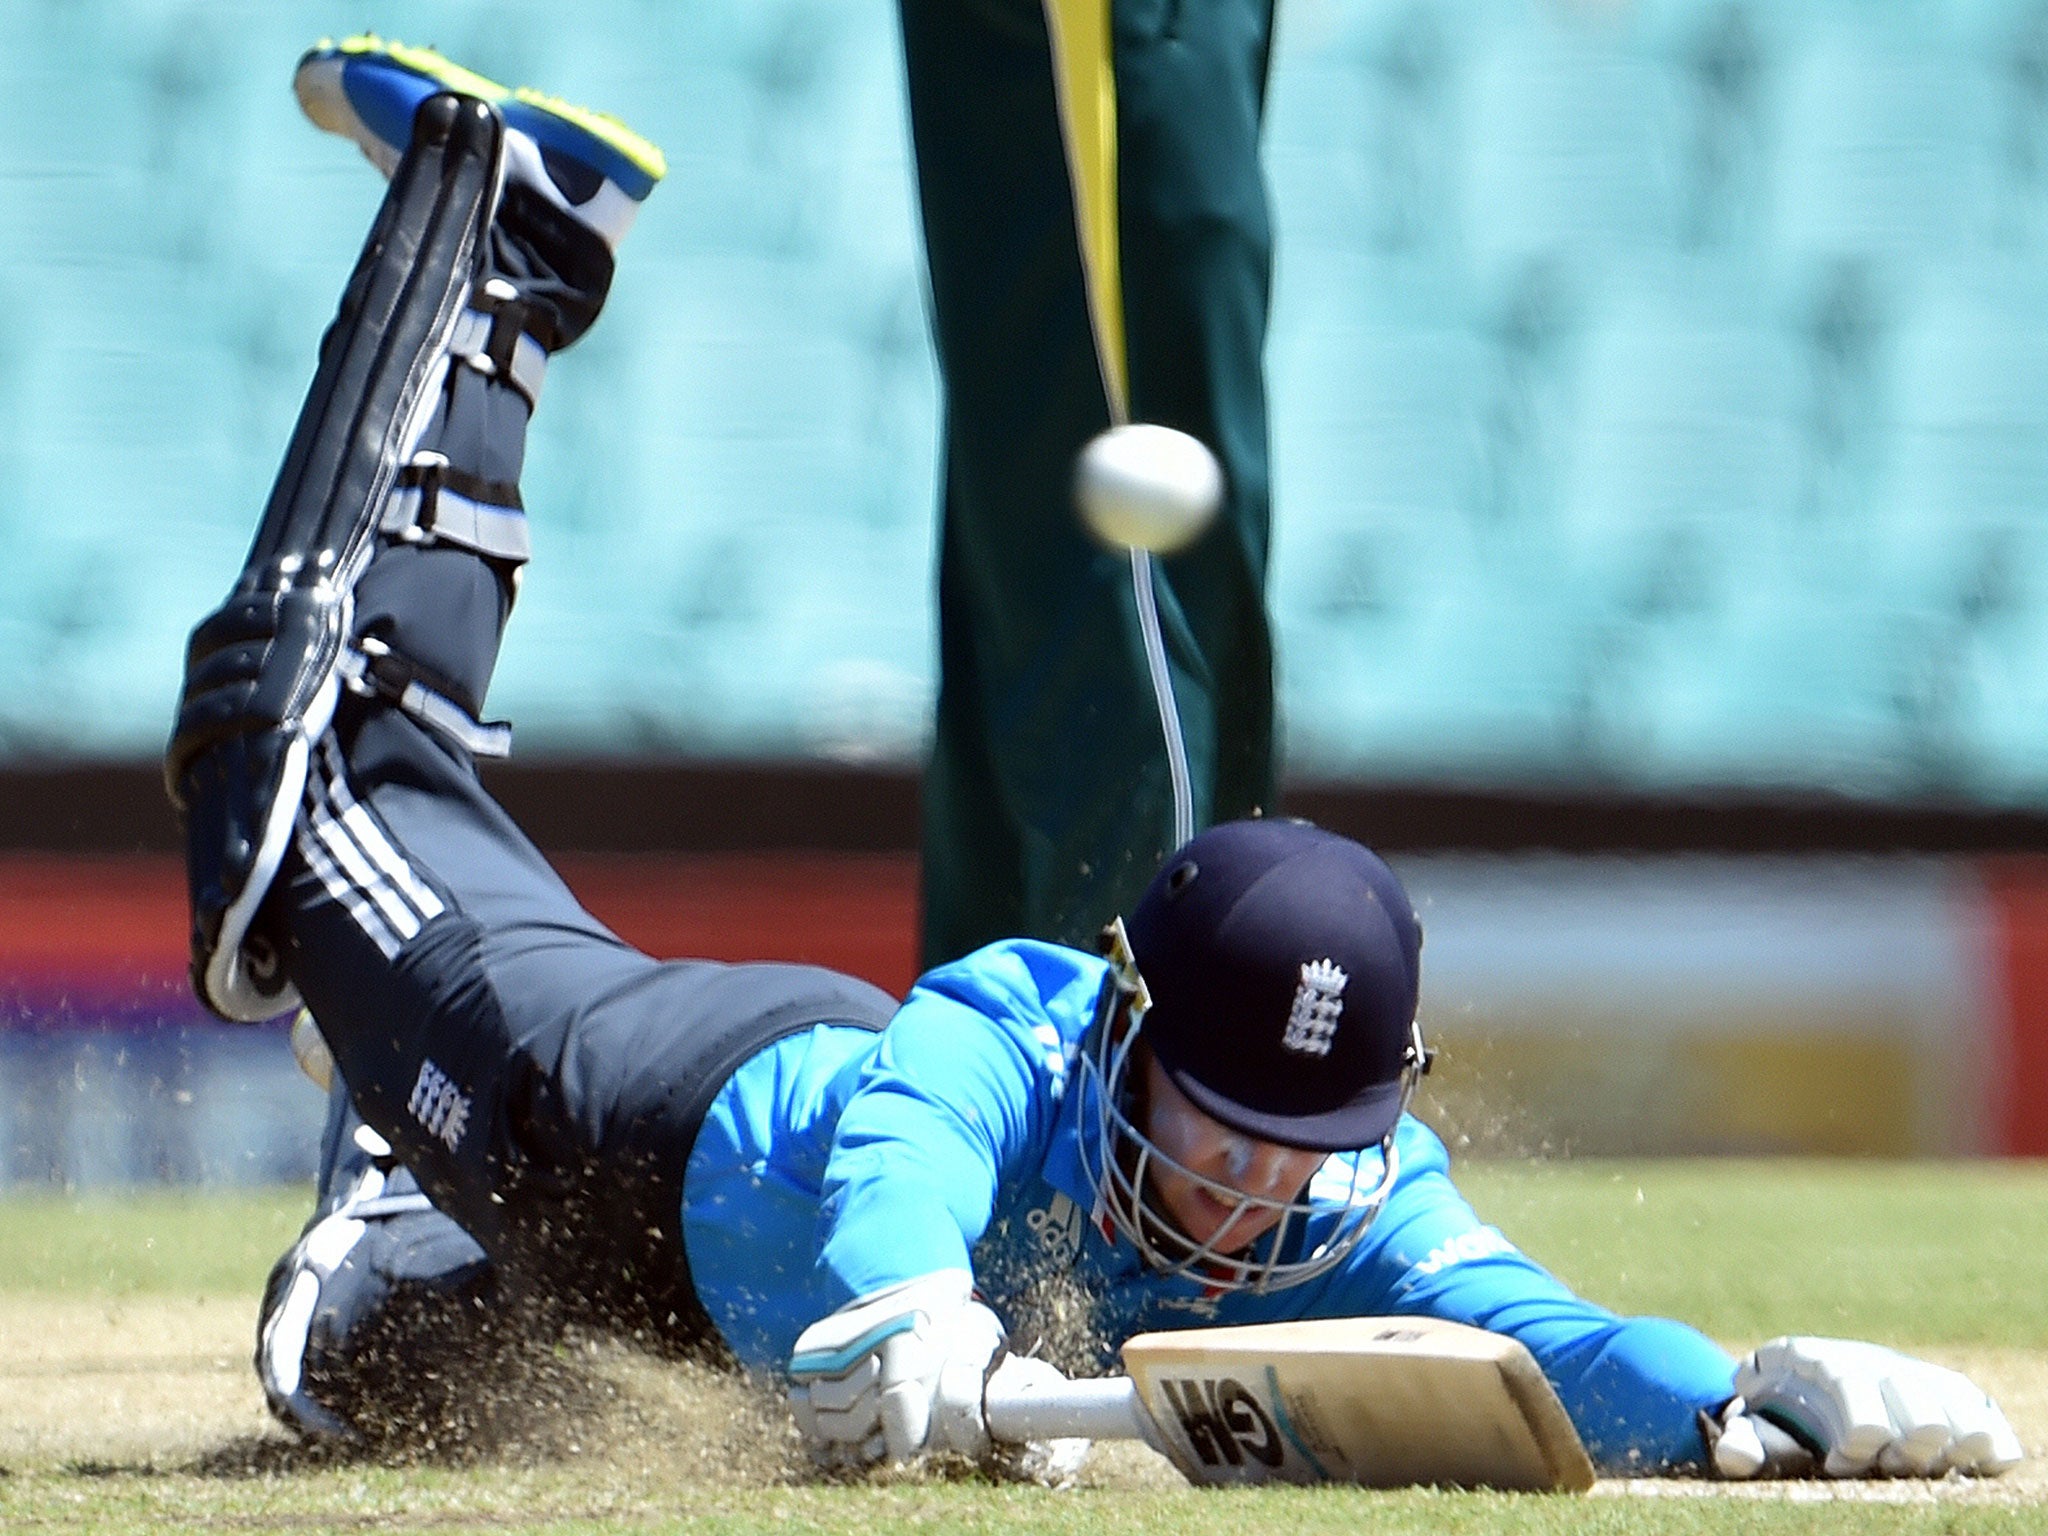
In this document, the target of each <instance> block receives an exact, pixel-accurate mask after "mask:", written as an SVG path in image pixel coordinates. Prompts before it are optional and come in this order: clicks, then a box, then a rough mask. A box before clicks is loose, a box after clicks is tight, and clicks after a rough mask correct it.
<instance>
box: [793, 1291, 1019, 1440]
mask: <svg viewBox="0 0 2048 1536" xmlns="http://www.w3.org/2000/svg"><path fill="white" fill-rule="evenodd" d="M973 1292H974V1280H973V1277H972V1276H971V1275H969V1274H968V1273H967V1271H966V1270H964V1269H943V1270H939V1271H937V1272H936V1273H934V1274H929V1275H923V1276H920V1277H919V1278H918V1279H915V1280H906V1281H904V1282H903V1283H902V1284H900V1285H892V1286H889V1287H888V1288H887V1289H885V1290H880V1291H875V1292H873V1293H871V1294H869V1295H866V1296H863V1297H860V1298H859V1299H858V1300H856V1301H853V1302H849V1303H848V1304H847V1305H846V1306H843V1307H841V1308H840V1309H839V1310H838V1311H837V1312H834V1313H831V1314H830V1315H829V1316H826V1317H821V1318H819V1319H818V1321H816V1322H815V1323H813V1324H811V1326H810V1327H808V1328H806V1329H805V1330H804V1331H803V1332H802V1333H801V1334H799V1335H798V1336H797V1341H796V1352H795V1353H794V1354H793V1355H791V1356H790V1360H789V1406H790V1410H791V1412H793V1413H794V1414H795V1415H796V1422H797V1428H798V1429H799V1430H801V1431H802V1432H803V1437H804V1440H805V1442H806V1443H807V1444H808V1445H809V1446H810V1448H811V1453H812V1455H813V1456H815V1457H816V1458H817V1459H818V1460H819V1461H820V1462H821V1463H823V1464H824V1465H826V1466H866V1465H870V1464H872V1463H874V1462H878V1461H881V1460H884V1459H887V1460H889V1461H898V1462H901V1461H909V1460H911V1459H913V1458H914V1457H916V1456H919V1455H921V1454H923V1453H924V1452H926V1451H955V1452H958V1453H959V1454H961V1455H964V1456H972V1457H975V1458H977V1459H978V1458H980V1457H981V1456H982V1455H984V1454H985V1453H986V1452H987V1451H988V1449H989V1438H988V1426H987V1423H986V1422H985V1420H984V1418H983V1416H982V1406H981V1397H982V1387H983V1383H984V1382H985V1380H986V1379H987V1376H988V1371H989V1366H990V1364H991V1362H992V1361H994V1359H995V1358H996V1356H997V1354H998V1352H999V1351H1001V1349H1002V1347H1003V1343H1004V1337H1005V1335H1004V1331H1003V1325H1002V1323H1001V1321H999V1320H998V1319H997V1317H996V1315H995V1313H993V1312H991V1311H989V1309H988V1308H987V1307H985V1306H983V1305H982V1304H981V1303H980V1302H978V1301H976V1300H974V1299H973Z"/></svg>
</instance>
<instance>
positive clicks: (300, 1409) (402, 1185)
mask: <svg viewBox="0 0 2048 1536" xmlns="http://www.w3.org/2000/svg"><path fill="white" fill-rule="evenodd" d="M493 1289H494V1286H493V1271H492V1267H491V1264H490V1261H489V1259H487V1258H486V1257H485V1255H484V1252H483V1250H482V1249H481V1248H479V1247H478V1246H477V1244H476V1242H475V1241H474V1240H473V1239H472V1238H471V1237H470V1236H469V1234H468V1233H467V1232H465V1231H463V1230H462V1228H461V1227H460V1226H458V1225H457V1224H456V1223H455V1222H454V1221H453V1220H451V1219H450V1218H449V1217H447V1216H445V1215H443V1214H442V1213H441V1212H440V1211H438V1210H437V1209H435V1207H434V1206H433V1204H432V1203H431V1202H430V1201H429V1200H428V1199H427V1197H426V1195H425V1194H424V1193H422V1192H421V1190H420V1187H419V1185H418V1184H417V1183H415V1182H414V1180H413V1177H412V1175H411V1174H410V1173H408V1172H407V1171H406V1170H405V1169H404V1168H402V1167H399V1166H398V1165H397V1164H396V1162H395V1161H394V1159H393V1158H392V1156H391V1148H390V1146H389V1144H388V1143H387V1142H386V1141H385V1140H384V1138H383V1137H381V1136H379V1135H378V1134H377V1133H376V1132H375V1131H373V1130H371V1129H370V1128H369V1127H368V1126H365V1125H362V1124H360V1123H356V1125H355V1128H354V1130H353V1132H352V1133H351V1134H349V1135H348V1137H347V1138H346V1140H345V1142H344V1143H343V1144H342V1145H341V1146H340V1147H339V1148H338V1149H337V1155H336V1156H335V1160H334V1167H333V1168H332V1169H331V1171H330V1173H329V1176H328V1178H327V1180H326V1187H325V1190H324V1191H323V1198H322V1199H321V1202H320V1205H319V1207H318V1208H317V1209H316V1210H315V1211H314V1213H313V1219H312V1220H311V1221H309V1222H307V1224H306V1229H305V1231H304V1232H303V1233H301V1234H300V1237H299V1240H298V1241H297V1242H296V1243H294V1244H293V1245H292V1246H291V1248H290V1249H289V1250H287V1251H286V1253H285V1255H284V1256H283V1257H282V1258H280V1259H279V1260H278V1261H277V1264H276V1265H275V1267H273V1268H272V1270H271V1272H270V1279H269V1281H268V1283H266V1284H265V1286H264V1288H263V1304H262V1308H261V1311H260V1313H259V1317H258V1322H257V1331H256V1372H257V1375H258V1376H259V1377H260V1378H261V1379H262V1382H263V1396H264V1399H265V1400H266V1401H267V1402H268V1404H269V1405H270V1411H271V1412H272V1413H273V1414H274V1415H275V1416H276V1417H277V1418H278V1419H279V1420H280V1421H281V1422H283V1423H284V1424H285V1425H286V1426H288V1427H289V1428H291V1429H294V1430H296V1431H297V1432H298V1433H299V1434H300V1435H301V1436H302V1437H303V1438H305V1439H308V1440H313V1441H327V1442H343V1443H347V1442H358V1443H360V1442H374V1441H381V1440H385V1439H388V1438H390V1437H391V1436H393V1435H394V1434H402V1433H404V1432H405V1431H406V1430H407V1429H408V1428H409V1427H411V1426H413V1425H415V1424H417V1423H419V1422H421V1421H422V1420H428V1419H431V1418H433V1417H434V1415H435V1412H436V1407H435V1400H436V1399H437V1398H439V1397H442V1396H445V1395H447V1393H448V1392H449V1391H450V1390H451V1387H452V1385H453V1384H454V1383H456V1382H459V1381H460V1380H461V1379H462V1376H463V1371H462V1366H461V1362H462V1361H463V1360H464V1358H465V1357H467V1356H468V1355H470V1354H471V1353H472V1352H473V1351H474V1349H475V1341H476V1338H477V1336H478V1334H479V1332H480V1331H481V1330H482V1328H483V1327H484V1325H485V1321H486V1317H487V1308H488V1307H489V1305H490V1303H491V1300H492V1291H493Z"/></svg>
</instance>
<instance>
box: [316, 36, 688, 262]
mask: <svg viewBox="0 0 2048 1536" xmlns="http://www.w3.org/2000/svg"><path fill="white" fill-rule="evenodd" d="M292 89H293V91H294V92H295V93H296V94H297V96H298V98H299V105H300V107H301V108H303V109H304V111H305V114H306V116H308V117H309V118H311V119H312V120H313V122H314V123H315V124H316V125H318V126H319V127H321V128H324V129H326V130H327V131H328V132H329V133H333V134H339V135H340V136H341V137H343V138H345V139H351V140H353V141H354V142H355V143H356V144H357V145H358V146H359V147H360V148H361V149H362V151H363V153H364V154H365V155H367V156H369V158H370V162H371V163H372V164H373V165H375V166H376V167H377V168H378V169H379V170H381V171H382V172H383V173H384V174H385V175H386V176H389V175H390V174H391V173H392V171H393V170H394V169H395V168H396V167H397V165H398V161H399V158H400V157H401V156H402V155H403V154H404V153H405V147H406V145H407V144H408V143H409V142H410V141H411V138H412V119H413V113H414V112H416V111H417V110H418V109H419V106H420V103H421V102H423V101H425V100H426V99H427V98H428V97H430V96H435V95H438V94H439V93H441V92H442V91H457V92H460V93H461V94H462V95H465V96H474V97H476V98H478V99H479V100H481V101H487V102H489V103H490V104H491V105H492V106H493V107H496V108H497V109H498V113H499V115H500V116H501V117H503V118H504V120H505V128H506V134H505V159H506V178H507V181H508V183H512V184H519V185H524V186H527V187H531V188H532V189H533V190H535V191H537V192H539V193H540V194H541V195H542V196H543V197H544V198H546V199H547V200H548V201H549V202H551V203H552V204H553V205H554V206H555V207H557V208H559V209H561V210H562V211H564V212H566V213H568V214H570V215H572V216H573V217H574V218H575V219H576V220H577V221H579V222H580V223H582V224H583V225H584V226H585V227H586V228H588V229H590V230H593V231H594V232H596V233H597V234H598V235H599V236H600V237H602V238H603V240H604V242H605V244H606V246H607V247H608V248H610V249H611V250H614V251H616V250H617V249H618V246H619V242H620V241H621V240H623V239H624V238H625V236H626V231H627V230H628V229H630V228H631V227H632V224H633V219H634V216H635V215H636V214H638V213H639V211H640V205H641V204H642V203H644V202H645V201H646V200H647V194H648V193H650V192H652V191H653V190H654V186H655V183H656V182H658V181H660V180H661V178H662V177H663V176H665V175H667V174H668V161H667V159H666V158H665V157H664V156H663V155H662V152H661V150H660V149H659V148H657V147H656V146H655V145H654V144H652V143H651V142H649V141H648V140H647V139H644V138H642V137H641V136H640V135H639V134H637V133H635V132H634V131H633V130H632V129H630V128H628V127H627V126H626V125H625V124H624V123H622V122H620V121H619V120H618V119H617V118H615V117H609V116H607V115H605V114H604V113H601V112H592V111H590V110H588V109H587V108H584V107H579V106H576V105H574V104H572V103H570V102H566V101H563V100H561V99H560V98H559V97H555V96H548V95H544V94H543V93H541V92H539V91H536V90H534V89H533V88H532V87H530V86H523V85H522V86H519V87H518V88H516V89H509V88H507V87H505V86H502V85H500V84H498V83H497V82H496V81H495V80H489V79H486V78H485V77H484V76H482V75H479V74H477V73H475V72H474V71H473V70H468V69H464V68H463V67H462V66H461V65H460V64H457V63H455V62H454V61H453V60H451V59H447V58H444V57H442V55H441V54H439V53H437V52H435V51H434V50H433V49H432V48H412V47H408V46H406V45H405V44H404V43H400V42H392V41H387V40H386V39H384V38H381V37H378V36H377V35H376V34H375V33H364V34H362V35H361V36H358V37H349V38H344V39H342V40H341V41H340V42H335V41H333V40H332V39H325V38H323V39H322V40H321V41H320V42H319V43H318V44H316V45H315V46H314V47H313V48H311V49H309V50H308V51H307V53H306V55H305V57H303V58H301V59H300V60H299V67H298V69H297V71H296V72H295V73H294V75H293V76H292Z"/></svg>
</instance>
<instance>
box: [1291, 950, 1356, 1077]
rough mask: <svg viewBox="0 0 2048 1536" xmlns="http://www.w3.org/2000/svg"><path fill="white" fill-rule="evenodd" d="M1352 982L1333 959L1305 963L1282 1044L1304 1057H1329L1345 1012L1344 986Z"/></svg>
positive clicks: (1302, 965) (1295, 991)
mask: <svg viewBox="0 0 2048 1536" xmlns="http://www.w3.org/2000/svg"><path fill="white" fill-rule="evenodd" d="M1350 979H1351V978H1350V977H1349V976H1346V975H1345V974H1344V969H1343V967H1342V966H1340V965H1338V964H1337V962H1336V961H1334V960H1304V961H1303V962H1302V963H1301V985H1300V986H1298V987H1296V988H1295V989H1294V1006H1293V1008H1291V1009H1289V1010H1288V1014H1287V1031H1286V1033H1285V1034H1283V1035H1281V1037H1280V1043H1281V1045H1283V1046H1284V1047H1286V1048H1287V1049H1288V1050H1290V1051H1299V1052H1300V1053H1301V1054H1302V1055H1304V1056H1327V1055H1329V1054H1330V1040H1331V1037H1332V1036H1334V1035H1335V1034H1336V1033H1337V1020H1338V1019H1339V1018H1340V1017H1341V1016H1342V1015H1343V1012H1344V984H1345V983H1346V982H1348V981H1349V980H1350Z"/></svg>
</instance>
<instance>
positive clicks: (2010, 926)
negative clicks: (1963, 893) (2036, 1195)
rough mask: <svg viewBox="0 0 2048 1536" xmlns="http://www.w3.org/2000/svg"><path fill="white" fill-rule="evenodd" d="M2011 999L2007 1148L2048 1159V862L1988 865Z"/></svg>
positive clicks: (2001, 1077) (2002, 1083) (2004, 1076)
mask: <svg viewBox="0 0 2048 1536" xmlns="http://www.w3.org/2000/svg"><path fill="white" fill-rule="evenodd" d="M1985 885H1986V888H1987V889H1988V890H1989V891H1990V894H1991V911H1992V930H1993V933H1994V935H1995V938H1996V941H1997V947H1998V948H1997V953H1998V962H1999V968H2000V971H2001V973H2002V974H2001V977H2000V979H2001V981H2002V982H2003V993H2004V1001H2005V1017H2004V1019H2003V1020H2002V1023H2003V1026H2004V1029H2003V1034H2004V1039H2003V1045H2004V1050H2003V1059H2002V1060H2001V1061H2000V1062H1999V1064H1998V1068H1997V1070H1996V1071H1995V1073H1994V1077H1993V1081H1994V1083H1995V1085H1996V1091H1997V1094H1998V1097H1999V1099H2000V1101H2001V1102H2000V1104H1999V1116H1998V1126H1999V1148H1998V1150H2000V1151H2002V1152H2005V1153H2008V1154H2010V1155H2012V1156H2016V1157H2048V859H2033V858H2010V859H1994V860H1992V861H1990V862H1989V863H1988V864H1987V865H1986V866H1985Z"/></svg>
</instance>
